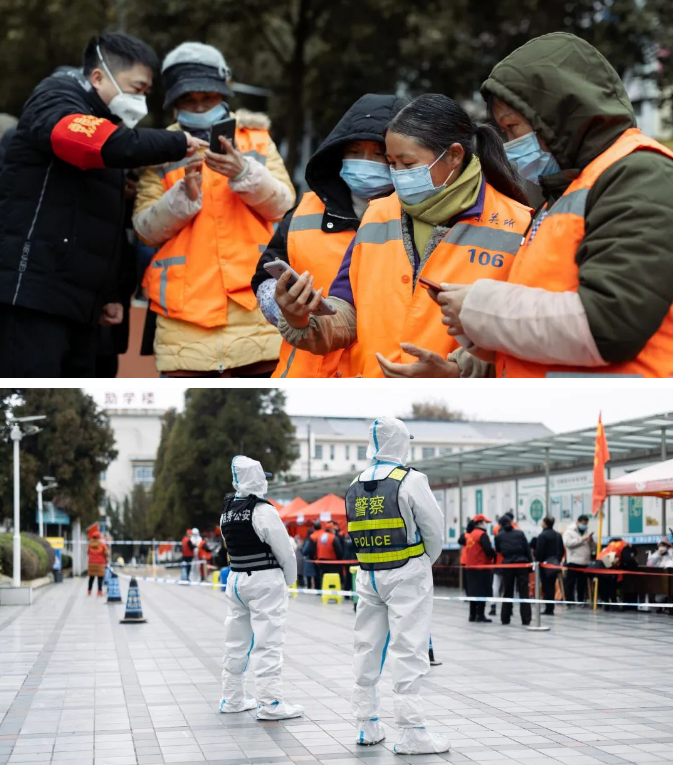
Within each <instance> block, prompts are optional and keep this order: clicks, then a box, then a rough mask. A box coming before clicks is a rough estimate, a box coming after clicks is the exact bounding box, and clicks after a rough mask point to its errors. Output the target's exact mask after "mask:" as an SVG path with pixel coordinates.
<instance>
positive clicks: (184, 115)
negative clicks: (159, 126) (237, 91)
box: [178, 103, 229, 130]
mask: <svg viewBox="0 0 673 765" xmlns="http://www.w3.org/2000/svg"><path fill="white" fill-rule="evenodd" d="M228 114H229V109H227V107H226V105H225V104H223V103H222V104H218V105H217V106H213V108H212V109H208V111H207V112H200V113H199V112H188V111H185V110H184V109H180V111H178V122H179V123H180V127H183V128H186V129H187V130H210V128H211V127H212V126H213V125H214V124H215V123H216V122H219V121H220V120H223V119H224V118H225V117H226V116H227V115H228Z"/></svg>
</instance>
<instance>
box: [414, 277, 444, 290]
mask: <svg viewBox="0 0 673 765" xmlns="http://www.w3.org/2000/svg"><path fill="white" fill-rule="evenodd" d="M418 281H419V282H420V283H421V284H422V285H423V286H424V287H425V289H426V290H433V291H434V292H441V291H442V287H441V285H440V284H437V282H433V281H431V280H430V279H426V278H425V277H424V276H419V277H418Z"/></svg>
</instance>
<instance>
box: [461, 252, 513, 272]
mask: <svg viewBox="0 0 673 765" xmlns="http://www.w3.org/2000/svg"><path fill="white" fill-rule="evenodd" d="M468 252H469V253H470V263H474V262H475V259H476V260H477V261H478V263H479V265H480V266H487V265H488V264H489V263H490V264H491V265H492V266H494V267H495V268H501V267H502V264H503V263H504V262H505V258H504V255H498V254H497V253H496V254H495V255H491V253H490V252H480V253H479V255H477V251H476V250H468Z"/></svg>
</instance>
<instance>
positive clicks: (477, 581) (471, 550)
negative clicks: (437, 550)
mask: <svg viewBox="0 0 673 765" xmlns="http://www.w3.org/2000/svg"><path fill="white" fill-rule="evenodd" d="M490 522H491V521H490V520H489V519H488V518H487V517H486V516H485V515H482V514H481V513H480V514H479V515H475V516H474V518H473V519H472V524H471V526H472V530H471V531H467V532H466V533H465V556H464V560H465V591H466V592H467V595H468V597H474V598H491V597H493V569H488V568H471V566H488V565H490V564H491V563H493V561H494V560H495V550H494V549H493V547H492V545H491V540H490V539H489V536H488V533H487V532H486V524H487V523H490ZM485 611H486V601H485V600H482V601H474V600H471V601H470V621H471V622H492V621H493V620H492V619H489V618H487V617H486V614H485Z"/></svg>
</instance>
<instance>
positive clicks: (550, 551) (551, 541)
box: [535, 515, 565, 616]
mask: <svg viewBox="0 0 673 765" xmlns="http://www.w3.org/2000/svg"><path fill="white" fill-rule="evenodd" d="M554 523H556V519H555V518H553V517H552V516H551V515H548V516H547V517H546V518H545V519H544V520H543V521H542V533H541V534H540V536H539V537H538V538H537V544H536V545H535V560H537V561H538V563H547V564H548V565H550V566H558V565H560V563H561V561H562V560H563V555H564V552H565V550H564V547H563V537H562V536H561V535H560V534H559V533H558V531H555V530H554ZM559 571H560V569H553V568H541V569H540V581H541V583H542V593H543V596H544V600H556V580H557V579H558V575H559ZM544 613H545V614H547V616H553V615H554V604H553V603H547V604H546V605H545V609H544Z"/></svg>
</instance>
